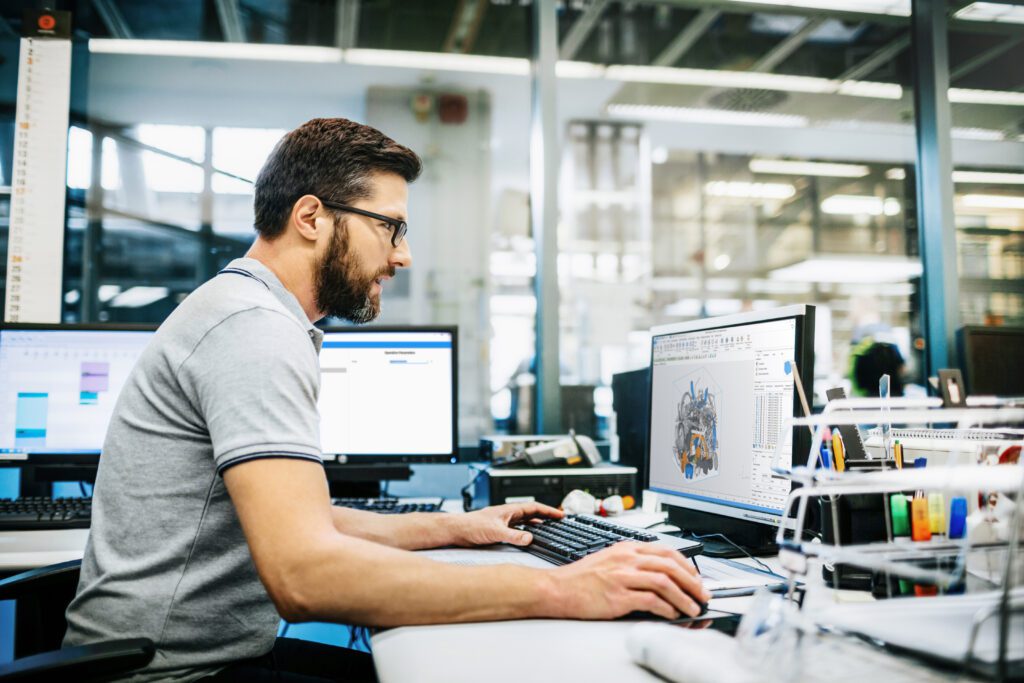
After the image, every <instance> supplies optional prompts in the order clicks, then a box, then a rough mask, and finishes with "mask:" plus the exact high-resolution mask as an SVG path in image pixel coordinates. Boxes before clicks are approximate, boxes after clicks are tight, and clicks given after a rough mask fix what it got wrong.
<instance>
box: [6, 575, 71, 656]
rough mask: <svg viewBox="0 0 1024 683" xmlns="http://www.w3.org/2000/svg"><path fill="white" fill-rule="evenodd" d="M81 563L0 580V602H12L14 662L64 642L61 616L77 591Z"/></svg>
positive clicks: (63, 626) (64, 629) (51, 648)
mask: <svg viewBox="0 0 1024 683" xmlns="http://www.w3.org/2000/svg"><path fill="white" fill-rule="evenodd" d="M81 567H82V562H81V560H71V561H70V562H61V563H60V564H53V565H50V566H48V567H41V568H39V569H31V570H29V571H26V572H22V573H21V574H15V575H14V576H9V577H7V578H6V579H3V580H0V600H16V601H17V602H16V604H15V617H14V656H15V658H16V659H20V658H21V657H27V656H29V655H33V654H36V653H39V652H46V651H48V650H57V649H59V648H60V646H61V641H63V640H64V632H65V631H66V630H67V622H66V621H65V619H64V613H65V611H66V610H67V608H68V604H69V603H70V602H71V599H72V598H74V597H75V591H76V590H77V588H78V575H79V573H80V570H81Z"/></svg>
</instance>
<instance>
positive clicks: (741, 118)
mask: <svg viewBox="0 0 1024 683" xmlns="http://www.w3.org/2000/svg"><path fill="white" fill-rule="evenodd" d="M608 113H609V114H611V115H612V116H618V117H624V118H638V119H646V120H651V121H681V122H684V123H717V124H723V125H731V126H772V127H779V128H806V127H807V126H808V125H809V124H810V121H809V120H808V118H807V117H806V116H797V115H795V114H767V113H762V112H753V111H728V110H726V109H698V108H695V107H668V106H660V105H655V104H609V105H608Z"/></svg>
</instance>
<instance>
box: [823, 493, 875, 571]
mask: <svg viewBox="0 0 1024 683" xmlns="http://www.w3.org/2000/svg"><path fill="white" fill-rule="evenodd" d="M833 500H834V503H833ZM818 503H819V505H820V506H821V540H822V542H823V543H826V544H829V545H841V546H843V545H854V544H861V543H873V542H876V541H884V540H886V532H885V508H884V505H885V497H884V496H883V495H882V494H878V493H870V494H847V495H836V496H831V497H830V496H822V497H821V498H819V500H818ZM833 519H834V520H835V523H833ZM837 527H838V532H839V539H838V542H837V539H836V537H835V533H836V530H837ZM821 572H822V578H823V579H824V580H825V582H826V583H827V584H829V585H836V584H838V587H839V588H844V589H847V590H862V591H870V590H872V588H873V585H874V581H873V578H872V572H871V571H870V570H867V569H862V568H861V567H854V566H851V565H844V564H837V565H834V566H832V567H830V566H829V565H827V564H826V565H824V566H823V567H822V570H821ZM833 582H835V583H833Z"/></svg>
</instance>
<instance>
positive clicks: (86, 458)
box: [0, 322, 159, 467]
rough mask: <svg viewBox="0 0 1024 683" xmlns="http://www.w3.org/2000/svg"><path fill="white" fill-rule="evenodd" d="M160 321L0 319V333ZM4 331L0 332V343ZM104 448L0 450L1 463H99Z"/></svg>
mask: <svg viewBox="0 0 1024 683" xmlns="http://www.w3.org/2000/svg"><path fill="white" fill-rule="evenodd" d="M158 328H159V325H157V324H146V323H104V322H94V323H21V322H19V323H9V322H5V323H0V333H3V332H6V331H8V330H10V331H15V332H17V331H26V332H51V331H52V332H153V333H155V332H156V331H157V329H158ZM2 343H3V335H2V334H0V344H2ZM102 452H103V449H102V448H100V449H97V450H95V451H87V452H82V451H77V452H73V453H68V452H61V451H52V452H50V451H46V452H32V451H29V452H28V453H0V467H20V466H23V465H96V464H98V463H99V459H100V455H101V454H102Z"/></svg>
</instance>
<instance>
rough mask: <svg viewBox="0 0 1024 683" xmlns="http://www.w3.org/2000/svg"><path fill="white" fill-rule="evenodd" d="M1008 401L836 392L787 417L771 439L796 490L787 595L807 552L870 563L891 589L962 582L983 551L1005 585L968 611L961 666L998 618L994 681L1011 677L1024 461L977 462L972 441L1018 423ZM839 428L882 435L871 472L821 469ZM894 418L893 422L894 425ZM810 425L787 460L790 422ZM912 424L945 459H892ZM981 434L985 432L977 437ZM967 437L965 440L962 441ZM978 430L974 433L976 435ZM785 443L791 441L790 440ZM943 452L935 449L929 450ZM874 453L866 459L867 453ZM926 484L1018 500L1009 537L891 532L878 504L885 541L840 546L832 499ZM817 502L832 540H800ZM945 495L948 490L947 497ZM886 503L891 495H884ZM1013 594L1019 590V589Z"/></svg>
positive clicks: (783, 544) (789, 509) (789, 516)
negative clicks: (799, 454)
mask: <svg viewBox="0 0 1024 683" xmlns="http://www.w3.org/2000/svg"><path fill="white" fill-rule="evenodd" d="M1018 405H1019V404H1013V403H1010V404H1004V405H997V406H989V407H967V408H943V407H942V405H941V401H940V400H938V399H932V398H921V399H914V398H897V399H863V398H861V399H842V400H836V401H831V402H830V403H829V404H828V405H827V406H826V408H825V410H824V411H823V412H822V413H821V414H820V415H814V416H810V417H804V418H793V419H790V420H787V423H786V426H785V427H784V428H783V432H782V434H783V437H782V438H780V439H779V441H778V442H777V443H778V445H777V447H776V452H775V457H774V462H773V466H772V470H773V472H774V473H775V474H776V475H779V476H784V477H787V478H789V479H791V480H792V481H793V482H795V483H796V484H799V485H800V486H799V487H794V488H793V490H792V492H791V494H790V496H789V498H788V500H787V502H786V506H785V510H784V513H783V518H784V519H785V520H786V522H785V523H783V524H782V525H780V527H779V530H778V534H777V542H778V545H779V561H780V564H781V565H782V567H783V569H784V570H785V572H786V573H787V574H788V579H789V586H790V590H789V597H790V598H792V597H793V595H794V591H795V590H796V588H797V584H798V582H799V580H800V577H802V576H805V575H807V574H808V573H809V571H810V570H811V566H812V562H811V560H812V559H816V560H819V561H820V562H822V563H824V564H825V565H831V566H838V565H846V566H852V567H859V568H862V569H865V570H869V571H871V572H872V573H874V574H876V575H879V576H881V577H883V578H884V581H885V586H886V590H887V591H890V593H889V594H890V596H891V590H892V585H893V583H894V580H900V579H902V580H905V581H909V582H914V583H920V584H928V585H933V586H935V587H936V588H937V589H938V591H939V592H945V591H946V590H948V589H950V588H951V587H954V586H958V585H961V584H962V583H963V581H964V580H965V575H966V572H967V568H968V561H969V558H976V557H978V556H979V555H983V556H988V558H989V564H990V565H991V563H992V561H993V558H995V560H996V561H997V564H998V565H999V566H998V571H997V572H996V576H994V577H991V580H992V585H993V588H994V589H995V590H996V591H1001V596H1000V597H1001V599H1000V600H998V604H995V606H994V607H991V608H986V609H984V610H979V612H978V613H976V614H975V615H974V621H973V623H972V627H971V630H970V640H969V643H968V647H967V654H966V656H965V661H964V667H965V670H966V669H969V668H970V666H971V664H972V662H974V660H975V647H976V645H977V640H978V637H979V633H980V632H981V629H982V626H983V625H984V624H986V623H987V622H989V621H990V620H993V619H995V620H998V624H999V631H998V639H999V650H998V652H999V658H998V661H997V678H998V679H999V680H1004V679H1005V678H1006V676H1007V671H1008V668H1007V666H1008V665H1007V652H1008V639H1009V632H1010V620H1011V615H1013V614H1018V613H1024V600H1020V599H1019V597H1018V596H1017V595H1016V594H1015V595H1013V596H1011V593H1012V592H1013V585H1014V583H1015V581H1017V582H1019V581H1020V580H1019V578H1018V574H1019V572H1020V571H1021V564H1022V561H1021V551H1020V541H1021V532H1022V525H1024V522H1022V519H1024V465H1022V464H1021V463H1019V462H1018V463H1017V464H1013V465H995V466H992V465H983V464H979V463H977V462H976V459H977V455H976V450H975V449H976V447H977V445H978V444H979V443H982V442H984V441H986V440H990V439H992V438H993V436H995V435H1003V434H1005V432H1000V431H998V428H999V427H1005V426H1008V425H1014V426H1016V427H1019V426H1021V425H1024V407H1018ZM838 425H878V427H877V431H876V436H879V437H881V448H882V457H878V458H874V459H873V462H872V469H871V470H870V471H861V470H851V471H845V472H838V471H835V470H832V469H825V468H824V467H823V465H822V462H821V459H820V456H819V453H820V449H821V445H822V442H823V440H824V434H825V431H826V429H827V428H829V427H834V426H838ZM893 425H896V426H897V428H898V429H896V430H893V428H892V427H893ZM794 427H796V428H804V427H806V428H808V429H810V430H811V434H812V439H811V448H810V450H809V452H808V454H807V459H806V461H805V462H803V463H797V462H796V459H795V458H794V462H793V464H792V465H790V464H788V463H784V462H783V457H782V456H783V453H784V452H785V447H786V446H787V445H788V444H787V439H786V438H785V437H787V436H788V435H789V434H791V433H792V429H793V428H794ZM907 431H912V432H913V433H914V436H915V437H917V438H922V437H923V438H927V437H929V436H932V437H934V439H935V441H936V442H937V443H945V444H946V446H947V447H948V450H947V451H946V453H947V455H946V457H945V462H938V461H939V460H942V458H941V457H934V458H933V459H934V460H935V462H929V463H928V465H927V467H925V468H909V469H898V468H896V467H895V466H894V464H893V462H892V460H891V458H890V457H889V456H890V455H891V453H892V445H893V442H894V440H895V438H896V437H899V436H903V435H904V434H905V433H906V432H907ZM982 433H984V436H983V437H981V436H980V435H981V434H982ZM965 437H966V438H965ZM975 437H979V438H975ZM788 443H791V442H788ZM1001 443H1002V444H1004V445H1005V446H1006V447H1010V446H1013V445H1024V438H1022V437H1021V432H1020V431H1017V432H1015V433H1013V436H1012V437H1011V438H1010V439H1008V440H1004V441H1001ZM941 452H942V451H941V450H940V449H937V450H936V451H935V456H939V454H940V453H941ZM869 458H870V456H869ZM918 490H925V491H930V492H943V493H946V494H950V493H953V494H960V495H965V496H975V499H976V497H977V493H978V492H979V491H980V492H986V493H989V494H996V493H998V494H1002V495H1004V496H1006V497H1007V499H1009V500H1013V497H1014V496H1015V497H1016V500H1015V502H1014V504H1013V506H1012V514H1011V516H1010V520H1009V522H1008V523H1007V525H1006V530H1007V532H1008V533H1007V534H1006V535H1005V536H1006V537H1005V540H994V541H993V540H990V541H988V542H985V543H977V542H975V543H973V544H972V542H971V541H970V540H969V539H968V535H967V534H964V537H963V538H960V539H946V538H933V539H932V540H930V541H923V542H922V541H912V540H911V539H910V538H905V537H895V536H894V534H893V523H892V519H891V512H890V508H889V505H888V504H883V505H882V509H883V510H884V513H883V514H884V516H885V530H886V537H885V539H884V540H883V541H878V542H873V543H859V544H852V545H851V544H847V545H842V544H841V537H840V533H839V508H838V505H837V503H838V500H839V498H840V497H841V496H844V495H851V494H879V495H882V496H887V494H892V493H899V492H906V491H918ZM819 499H820V500H821V501H822V504H823V505H830V506H831V511H832V515H831V524H832V525H833V528H832V539H833V541H834V542H833V543H823V542H812V541H807V540H804V539H805V531H806V529H805V527H806V525H807V522H808V508H809V506H810V505H811V504H812V501H817V500H819ZM948 499H949V496H948V495H947V497H946V500H948ZM884 500H885V501H886V503H887V500H888V498H887V497H886V498H885V499H884ZM833 581H834V582H836V583H835V584H834V586H835V587H836V588H838V587H839V586H838V572H833ZM1018 593H1019V591H1018Z"/></svg>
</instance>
